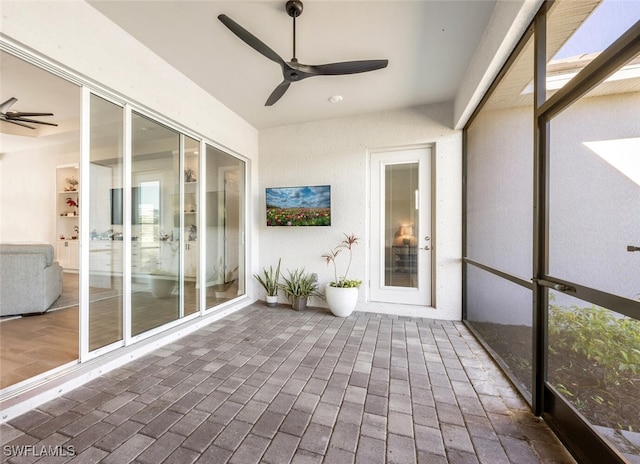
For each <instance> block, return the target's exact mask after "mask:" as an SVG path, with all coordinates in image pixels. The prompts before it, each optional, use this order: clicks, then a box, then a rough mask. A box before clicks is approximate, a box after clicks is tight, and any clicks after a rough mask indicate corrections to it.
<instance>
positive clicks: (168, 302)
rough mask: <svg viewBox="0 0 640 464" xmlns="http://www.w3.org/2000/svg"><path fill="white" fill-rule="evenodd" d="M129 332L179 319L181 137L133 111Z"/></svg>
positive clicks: (141, 330)
mask: <svg viewBox="0 0 640 464" xmlns="http://www.w3.org/2000/svg"><path fill="white" fill-rule="evenodd" d="M131 136H132V163H131V177H132V179H131V185H132V187H131V218H130V219H131V289H132V292H131V327H132V328H131V333H132V335H134V336H135V335H139V334H141V333H143V332H146V331H148V330H150V329H153V328H156V327H159V326H161V325H163V324H166V323H168V322H171V321H174V320H176V319H178V318H179V317H180V305H181V300H180V298H181V295H180V285H179V281H180V260H181V255H182V253H183V252H182V250H181V247H180V243H181V236H182V233H183V231H182V230H181V229H180V227H179V225H178V226H176V218H179V217H180V202H179V201H178V202H176V201H175V200H176V198H180V182H181V179H182V176H183V170H182V166H181V162H180V134H179V133H178V132H176V131H173V130H171V129H169V128H167V127H165V126H163V125H161V124H159V123H157V122H155V121H152V120H151V119H148V118H145V117H144V116H142V115H140V114H137V113H135V112H134V113H133V116H132V135H131Z"/></svg>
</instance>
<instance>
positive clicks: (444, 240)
mask: <svg viewBox="0 0 640 464" xmlns="http://www.w3.org/2000/svg"><path fill="white" fill-rule="evenodd" d="M451 117H452V107H451V105H450V104H440V105H432V106H426V107H415V108H407V109H402V110H396V111H388V112H382V113H374V114H368V115H362V116H357V117H351V118H344V119H335V120H330V121H322V122H314V123H307V124H300V125H293V126H286V127H279V128H274V129H267V130H262V131H260V143H259V147H260V180H259V188H258V190H257V191H256V193H255V196H256V198H255V200H257V202H258V203H257V204H258V207H257V208H256V218H255V220H256V224H257V230H258V235H259V236H260V255H259V266H260V267H262V266H266V267H268V266H269V265H271V264H276V263H277V261H278V258H280V257H281V258H282V265H283V267H284V268H285V269H291V270H293V269H295V268H297V267H305V268H306V270H307V271H309V272H315V273H317V274H318V277H319V282H320V285H321V287H322V286H324V285H325V284H326V283H328V282H329V281H330V280H331V275H332V271H331V270H330V269H329V268H327V265H326V263H325V262H324V260H322V259H321V255H322V254H323V253H325V252H327V251H328V250H329V249H330V248H332V247H333V246H335V245H336V244H337V243H338V241H339V240H340V239H341V236H342V234H343V233H355V234H356V235H357V236H358V237H361V238H363V239H365V240H363V241H362V243H361V244H360V245H359V246H358V247H357V248H356V249H355V252H354V262H353V264H352V271H351V272H350V276H351V277H352V278H361V279H362V280H364V281H365V282H366V281H367V280H368V275H369V270H368V247H367V245H366V243H367V239H368V237H369V235H370V234H369V209H368V196H369V188H370V186H369V179H368V172H369V164H368V153H369V152H370V151H371V150H378V149H381V148H387V147H388V148H397V147H403V146H411V145H419V144H434V156H435V158H436V159H435V173H434V177H433V182H434V186H435V187H434V188H435V197H434V198H433V204H434V206H435V222H434V236H435V244H434V245H435V255H434V256H435V261H436V264H435V271H434V278H435V308H427V307H417V306H408V305H404V306H403V305H388V304H384V305H382V304H378V303H373V302H369V301H367V300H368V298H367V295H368V289H367V287H366V285H364V286H363V287H361V288H360V295H359V302H358V306H357V310H362V311H378V312H390V313H396V314H406V315H409V314H412V315H419V316H424V317H433V318H441V319H460V318H461V302H460V299H461V275H460V269H461V267H460V258H461V257H460V253H461V171H462V168H461V166H462V162H461V158H462V155H461V153H462V136H461V133H460V132H459V131H455V130H453V129H451V127H450V121H451ZM325 184H330V185H331V189H332V192H331V193H332V225H331V227H291V228H288V227H267V226H266V224H265V198H264V189H265V188H266V187H286V186H300V185H325ZM259 295H261V296H262V297H263V293H259ZM280 298H281V301H283V302H284V301H285V299H284V296H282V295H281V296H280ZM313 304H315V305H318V306H324V305H325V303H324V301H319V300H316V301H313Z"/></svg>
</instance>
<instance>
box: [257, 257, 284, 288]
mask: <svg viewBox="0 0 640 464" xmlns="http://www.w3.org/2000/svg"><path fill="white" fill-rule="evenodd" d="M281 261H282V258H280V259H278V265H277V266H276V268H275V269H273V266H269V269H266V268H263V269H262V275H260V274H253V277H255V278H256V280H257V281H258V282H260V285H262V286H263V287H264V289H265V291H266V292H267V296H276V295H278V289H279V288H280V262H281Z"/></svg>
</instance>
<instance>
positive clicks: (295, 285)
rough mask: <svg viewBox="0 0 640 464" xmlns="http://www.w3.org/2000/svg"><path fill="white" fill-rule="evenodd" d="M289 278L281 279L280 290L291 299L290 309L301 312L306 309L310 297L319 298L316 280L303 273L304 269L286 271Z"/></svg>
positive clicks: (313, 276) (312, 276)
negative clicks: (282, 281)
mask: <svg viewBox="0 0 640 464" xmlns="http://www.w3.org/2000/svg"><path fill="white" fill-rule="evenodd" d="M288 273H289V276H288V277H283V280H284V283H282V284H280V288H281V289H282V291H284V293H286V295H287V296H288V297H289V298H291V307H292V308H293V309H295V310H296V311H301V310H303V309H305V308H306V307H307V300H308V299H309V298H310V297H312V296H318V297H319V296H321V295H320V293H318V280H317V278H316V276H315V275H311V274H307V273H305V271H304V269H296V270H295V271H293V272H291V271H288Z"/></svg>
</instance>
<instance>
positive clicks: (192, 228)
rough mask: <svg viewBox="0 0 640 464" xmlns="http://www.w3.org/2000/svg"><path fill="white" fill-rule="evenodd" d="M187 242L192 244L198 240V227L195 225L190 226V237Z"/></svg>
mask: <svg viewBox="0 0 640 464" xmlns="http://www.w3.org/2000/svg"><path fill="white" fill-rule="evenodd" d="M187 240H189V241H190V242H195V241H196V240H198V227H197V226H196V225H195V224H191V225H190V226H189V235H188V236H187Z"/></svg>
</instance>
